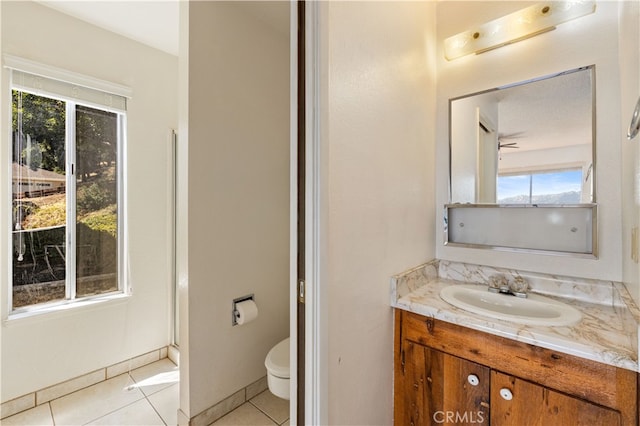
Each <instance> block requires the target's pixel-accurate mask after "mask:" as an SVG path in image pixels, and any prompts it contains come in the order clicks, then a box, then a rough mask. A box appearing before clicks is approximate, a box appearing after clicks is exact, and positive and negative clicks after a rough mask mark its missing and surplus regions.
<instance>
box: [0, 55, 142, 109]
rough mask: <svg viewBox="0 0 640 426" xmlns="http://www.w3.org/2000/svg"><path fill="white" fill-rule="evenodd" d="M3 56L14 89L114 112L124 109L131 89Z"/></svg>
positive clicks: (25, 60)
mask: <svg viewBox="0 0 640 426" xmlns="http://www.w3.org/2000/svg"><path fill="white" fill-rule="evenodd" d="M3 59H4V66H5V67H6V68H8V69H10V70H11V87H12V88H13V89H17V90H22V91H25V92H29V93H33V94H36V95H42V96H49V97H53V98H58V99H61V100H67V101H73V102H77V103H80V104H84V105H87V106H93V107H98V108H104V109H107V110H109V111H113V112H125V111H126V110H127V98H130V97H131V95H132V91H131V89H130V88H128V87H126V86H122V85H119V84H116V83H111V82H108V81H104V80H100V79H96V78H93V77H88V76H85V75H82V74H78V73H74V72H72V71H67V70H63V69H61V68H55V67H51V66H48V65H43V64H39V63H36V62H33V61H29V60H27V59H22V58H18V57H15V56H9V55H5V56H4V58H3Z"/></svg>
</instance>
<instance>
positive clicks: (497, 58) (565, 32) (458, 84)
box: [435, 1, 622, 281]
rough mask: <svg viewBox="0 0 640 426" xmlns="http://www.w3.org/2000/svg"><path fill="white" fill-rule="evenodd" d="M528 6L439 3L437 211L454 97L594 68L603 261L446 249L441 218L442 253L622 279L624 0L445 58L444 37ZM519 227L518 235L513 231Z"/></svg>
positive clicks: (442, 191)
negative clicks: (498, 45) (492, 47)
mask: <svg viewBox="0 0 640 426" xmlns="http://www.w3.org/2000/svg"><path fill="white" fill-rule="evenodd" d="M527 4H528V3H523V2H519V1H501V2H474V1H468V2H465V1H455V2H438V8H437V9H438V16H437V19H438V37H437V47H438V49H439V51H438V96H437V121H436V123H437V136H436V138H437V141H438V142H437V143H438V146H437V163H436V164H437V179H436V182H437V202H436V206H435V209H436V212H437V215H438V216H439V215H440V213H441V211H442V206H443V205H444V204H445V203H447V201H448V199H447V194H448V188H447V182H448V180H447V173H448V171H447V165H448V164H449V162H448V127H447V123H448V100H449V99H450V98H454V97H458V96H462V95H464V94H467V93H474V92H478V91H481V90H485V89H488V88H492V87H498V86H501V85H505V84H508V83H514V82H517V81H524V80H528V79H531V78H534V77H538V76H542V75H548V74H551V73H554V72H557V71H564V70H568V69H573V68H577V67H579V66H585V65H591V64H595V65H596V98H597V99H596V110H597V123H596V128H597V134H596V145H597V146H596V151H597V152H596V157H597V170H596V179H597V180H596V186H597V202H598V204H599V210H598V231H599V235H598V238H599V245H600V250H599V252H600V257H599V259H597V260H591V259H575V258H568V257H559V256H550V255H531V254H522V253H506V252H499V253H498V252H495V251H492V250H482V249H465V248H460V247H448V246H443V232H442V231H443V226H442V225H443V224H442V221H440V220H438V221H437V232H436V237H437V238H436V250H437V257H438V258H441V259H447V260H458V261H465V262H469V263H478V264H484V265H491V266H501V267H509V268H516V269H522V270H528V271H537V272H546V273H555V274H563V275H572V276H579V277H588V278H599V279H609V280H616V281H621V280H622V239H621V237H622V226H621V206H622V197H621V192H620V190H619V188H620V186H621V175H620V149H621V148H620V142H621V136H622V135H621V130H620V124H619V123H620V119H619V117H620V85H619V82H620V76H619V65H618V3H617V2H598V3H597V9H596V12H595V13H594V14H591V15H588V16H584V17H582V18H579V19H577V20H574V21H571V22H567V23H564V24H561V25H559V26H558V27H557V28H556V29H555V30H553V31H551V32H547V33H545V34H541V35H538V36H536V37H534V38H531V39H528V40H525V41H522V42H519V43H515V44H512V45H508V46H504V47H502V48H499V49H496V50H493V51H489V52H486V53H483V54H480V55H471V56H466V57H463V58H460V59H457V60H454V61H450V62H449V61H446V60H445V59H444V55H443V52H442V43H443V40H444V39H445V38H447V37H449V36H451V35H454V34H457V33H459V32H462V31H466V30H468V29H469V28H470V27H471V26H473V25H477V24H481V23H484V22H487V21H490V20H492V19H495V18H497V17H500V16H503V15H505V14H508V13H511V12H513V11H515V10H518V9H520V8H522V7H524V6H527ZM513 232H517V229H515V230H514V231H513Z"/></svg>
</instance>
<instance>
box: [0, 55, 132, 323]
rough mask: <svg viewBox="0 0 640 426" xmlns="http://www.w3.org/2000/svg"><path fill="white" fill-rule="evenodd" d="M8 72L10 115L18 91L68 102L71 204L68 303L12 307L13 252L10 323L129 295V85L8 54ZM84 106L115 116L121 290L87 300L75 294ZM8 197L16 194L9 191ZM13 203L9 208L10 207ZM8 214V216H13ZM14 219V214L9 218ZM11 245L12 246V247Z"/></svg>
mask: <svg viewBox="0 0 640 426" xmlns="http://www.w3.org/2000/svg"><path fill="white" fill-rule="evenodd" d="M3 63H4V67H5V68H8V69H9V70H10V71H11V72H10V75H11V76H10V80H11V81H10V83H9V88H8V89H9V90H8V96H7V101H6V103H7V104H8V110H9V111H11V99H12V91H13V90H19V91H22V92H24V93H31V94H34V95H38V96H43V97H47V98H51V99H56V100H61V101H64V102H65V108H66V122H65V138H66V141H65V152H66V160H65V162H66V169H67V172H66V185H67V189H66V204H67V212H66V214H67V218H66V231H67V235H66V238H65V244H66V265H65V266H66V271H67V272H66V274H65V299H63V300H56V301H51V302H44V303H39V304H33V305H28V306H22V307H19V308H15V309H14V307H13V277H12V273H11V272H12V268H11V266H10V265H11V263H12V262H11V256H13V250H9V253H8V254H9V262H10V263H9V279H8V287H9V288H8V292H7V293H8V297H7V302H8V318H9V319H11V318H17V317H22V316H25V315H27V316H29V315H31V314H39V313H45V312H51V311H55V310H57V308H67V307H68V305H77V306H84V305H85V303H79V302H87V301H88V302H91V303H92V302H95V301H100V300H111V299H114V298H116V299H117V298H120V297H122V296H127V295H129V294H130V286H129V283H128V282H127V279H126V278H127V276H128V274H127V273H126V262H125V259H126V253H127V250H128V247H127V244H126V238H125V235H127V232H126V227H127V220H126V216H125V212H126V206H125V203H126V168H127V167H126V156H125V152H126V145H127V144H126V134H127V131H126V129H127V112H126V100H128V99H129V98H131V96H132V91H131V89H129V88H128V87H126V86H121V85H118V84H115V83H111V82H107V81H103V80H99V79H95V78H92V77H87V76H84V75H81V74H77V73H74V72H71V71H67V70H63V69H60V68H55V67H50V66H47V65H42V64H39V63H36V62H32V61H29V60H25V59H22V58H17V57H14V56H10V55H5V56H3ZM13 71H17V72H19V73H28V74H31V75H33V76H38V77H42V78H43V79H46V80H50V81H57V82H60V84H61V85H65V84H66V85H74V86H76V87H74V88H73V91H72V92H73V93H76V90H75V89H76V88H80V90H83V89H88V91H90V92H98V93H99V92H102V93H103V94H104V97H105V99H111V97H112V96H113V97H116V96H117V97H120V98H123V101H124V105H125V107H124V108H120V107H110V106H108V105H105V104H102V103H99V102H92V101H91V100H86V99H73V97H72V96H64V95H61V94H58V93H52V92H51V91H47V90H33V88H28V87H24V86H22V85H20V84H19V83H17V82H15V81H14V79H13ZM77 105H82V106H87V107H91V108H95V109H100V110H103V111H108V112H112V113H116V114H117V126H118V129H117V134H118V141H117V156H116V161H117V166H116V179H117V216H118V218H117V221H118V231H117V236H116V238H117V283H118V289H117V290H115V291H112V292H107V293H102V294H97V295H89V296H83V297H77V295H76V272H77V271H76V247H75V244H76V225H77V224H76V208H77V206H76V202H77V200H76V174H75V172H76V170H75V169H76V168H75V163H76V159H75V149H76V140H75V128H76V106H77ZM8 127H9V128H8V129H7V131H8V140H11V134H12V131H13V128H12V126H11V125H9V126H8ZM9 194H12V192H11V191H9ZM11 205H12V203H9V208H11ZM9 213H10V212H9ZM9 217H11V215H9ZM11 245H12V244H11Z"/></svg>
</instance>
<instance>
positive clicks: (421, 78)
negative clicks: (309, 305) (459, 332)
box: [318, 2, 436, 425]
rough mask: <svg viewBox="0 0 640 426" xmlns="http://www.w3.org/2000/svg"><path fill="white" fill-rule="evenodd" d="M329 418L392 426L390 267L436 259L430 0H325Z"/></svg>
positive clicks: (325, 281)
mask: <svg viewBox="0 0 640 426" xmlns="http://www.w3.org/2000/svg"><path fill="white" fill-rule="evenodd" d="M323 7H326V9H325V11H326V20H324V22H322V23H321V32H322V34H325V35H326V38H325V40H326V41H327V43H328V45H327V46H325V48H324V49H323V52H326V54H327V55H328V56H327V57H326V58H323V63H324V65H325V66H326V69H323V70H322V71H323V72H324V71H326V73H325V74H323V79H322V80H321V88H320V91H321V94H322V95H321V96H323V97H325V96H326V97H325V98H323V99H322V100H321V101H322V102H323V103H324V104H325V105H326V107H327V111H326V116H324V117H323V120H325V121H324V123H325V129H326V131H327V132H326V133H325V134H322V135H321V145H323V146H324V147H325V150H326V151H323V152H326V153H327V155H328V157H327V158H324V159H321V161H322V162H323V163H324V165H323V170H327V171H328V173H327V174H326V175H325V176H323V177H322V181H321V183H320V185H321V186H323V188H324V191H325V193H326V197H327V198H326V201H327V204H326V205H325V206H324V210H323V211H324V212H325V214H326V216H325V217H324V218H323V219H321V223H323V224H326V228H325V229H323V230H321V231H320V232H321V235H322V237H321V238H322V239H323V241H324V244H325V248H326V253H325V255H326V258H324V257H323V261H325V262H326V263H325V265H326V267H325V269H324V270H323V271H322V272H321V273H320V276H321V277H322V282H320V283H318V285H319V286H326V287H325V288H326V289H327V296H328V302H327V305H326V306H325V307H324V309H326V310H327V311H326V312H327V320H328V332H327V336H328V392H327V394H328V401H327V405H328V410H329V413H328V416H329V417H328V423H329V424H341V425H348V424H353V425H364V424H368V425H375V424H380V425H382V424H387V425H388V424H391V423H392V412H393V410H392V407H393V404H392V396H393V387H392V382H393V316H392V309H391V308H390V307H389V281H390V277H391V275H393V274H396V273H398V272H401V271H404V270H406V269H408V268H410V267H413V266H416V265H418V264H420V263H421V262H424V261H426V260H428V259H431V258H433V257H434V250H433V241H434V238H435V236H434V223H435V220H436V218H435V214H434V213H435V210H434V208H433V196H434V194H433V188H434V177H435V176H434V173H433V170H434V138H433V136H434V132H433V128H434V125H435V123H434V116H435V110H434V103H433V101H434V96H435V73H434V72H435V68H434V65H433V64H434V59H433V55H434V52H435V46H434V39H433V37H434V28H435V20H434V18H435V3H433V2H328V3H326V4H324V5H323Z"/></svg>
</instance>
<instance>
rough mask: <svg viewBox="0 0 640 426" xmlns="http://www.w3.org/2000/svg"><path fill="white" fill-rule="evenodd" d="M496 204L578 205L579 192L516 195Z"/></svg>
mask: <svg viewBox="0 0 640 426" xmlns="http://www.w3.org/2000/svg"><path fill="white" fill-rule="evenodd" d="M498 204H580V191H568V192H561V193H558V194H542V195H533V196H532V197H531V198H529V195H528V194H526V195H525V194H522V195H516V196H514V197H507V198H502V199H500V200H498Z"/></svg>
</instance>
